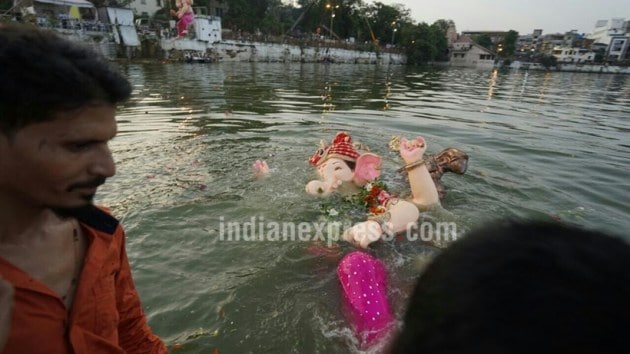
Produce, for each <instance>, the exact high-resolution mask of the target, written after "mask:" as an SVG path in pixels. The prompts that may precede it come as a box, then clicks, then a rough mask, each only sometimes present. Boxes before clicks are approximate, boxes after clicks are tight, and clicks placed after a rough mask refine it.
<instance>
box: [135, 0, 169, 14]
mask: <svg viewBox="0 0 630 354" xmlns="http://www.w3.org/2000/svg"><path fill="white" fill-rule="evenodd" d="M163 6H167V7H168V0H133V1H132V2H131V3H129V7H130V8H131V9H132V10H133V12H134V14H135V15H136V16H143V17H152V16H153V15H155V13H156V12H157V11H158V10H160V9H162V7H163Z"/></svg>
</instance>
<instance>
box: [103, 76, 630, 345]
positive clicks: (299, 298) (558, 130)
mask: <svg viewBox="0 0 630 354" xmlns="http://www.w3.org/2000/svg"><path fill="white" fill-rule="evenodd" d="M121 69H122V70H123V71H124V72H125V73H126V74H127V75H128V77H129V78H130V80H131V82H132V83H133V85H134V95H133V98H132V100H131V101H130V102H129V103H127V104H126V105H124V107H121V110H120V115H119V131H120V133H119V136H118V137H117V138H116V139H115V140H114V141H113V142H112V146H111V147H112V150H113V151H114V154H115V159H116V160H117V163H118V174H117V176H116V177H114V178H112V179H111V181H109V183H108V184H107V185H106V186H105V187H104V189H103V191H102V193H101V194H100V196H99V198H100V200H99V202H100V203H103V204H106V205H109V206H111V207H112V209H113V211H114V212H115V214H116V215H118V216H120V217H121V218H122V219H123V223H124V225H125V226H126V229H127V233H128V247H129V253H130V259H131V260H132V266H133V268H134V271H135V277H136V280H137V283H138V289H139V291H140V293H141V296H142V298H143V301H144V304H145V306H146V309H147V314H148V315H149V318H150V323H151V325H152V327H153V328H154V329H155V331H156V332H157V333H159V334H160V335H161V336H163V337H164V338H165V339H166V340H167V342H168V343H169V344H174V343H176V342H177V343H181V344H182V348H181V349H180V350H179V351H178V352H181V353H207V352H212V351H213V350H214V349H215V348H216V349H218V350H220V351H221V352H224V353H250V352H251V353H253V352H256V353H258V352H272V353H337V352H357V351H358V349H357V348H356V343H355V341H354V340H353V338H352V335H351V331H350V329H349V328H348V325H347V323H346V322H345V320H344V318H343V316H342V313H341V308H340V305H341V304H340V303H339V289H338V287H337V281H336V278H335V267H336V264H337V262H338V261H339V258H340V257H341V256H342V255H343V254H345V253H347V252H348V251H350V250H351V249H352V248H351V247H350V246H348V245H347V244H344V243H339V244H338V247H337V248H334V249H333V251H332V252H328V253H325V254H321V253H320V254H313V253H309V251H308V249H309V246H311V245H310V244H309V243H308V242H299V241H295V242H291V241H280V242H255V241H250V242H225V241H223V242H222V241H219V237H218V234H219V229H220V222H221V220H228V221H240V222H247V221H248V220H250V218H251V217H253V216H255V217H257V218H264V220H268V221H278V222H300V221H305V222H315V221H318V220H320V219H321V218H322V215H321V214H320V212H319V204H318V202H317V201H316V200H313V199H311V198H309V197H307V196H306V195H305V194H304V192H303V188H304V184H305V183H306V182H307V181H308V180H310V179H312V178H313V177H314V173H313V171H312V169H311V168H310V166H309V165H308V164H307V163H306V160H307V158H308V157H309V156H310V155H311V154H312V153H313V152H314V151H315V149H316V148H317V145H318V143H319V141H320V140H321V139H323V140H325V141H329V140H330V139H331V138H332V137H333V136H334V134H335V132H337V131H339V130H346V131H349V132H350V133H352V135H353V137H354V139H355V140H357V141H360V142H362V143H365V144H367V145H368V146H370V148H371V149H372V151H373V152H375V153H378V154H380V155H382V156H383V158H384V165H383V172H384V173H383V174H384V176H383V178H384V179H385V180H386V182H387V183H388V184H389V185H391V186H392V188H393V189H395V190H396V191H397V192H399V193H403V194H404V193H408V190H407V187H406V184H405V181H404V178H403V176H401V175H397V174H396V172H395V170H396V169H397V168H398V167H400V165H401V164H402V162H401V161H400V159H399V158H398V157H397V156H396V155H395V154H394V153H392V152H390V151H389V150H388V148H387V142H388V141H389V139H390V137H391V136H393V135H403V136H407V137H412V136H414V135H418V134H420V135H422V136H424V137H425V138H426V139H427V142H428V145H429V152H437V151H439V150H441V149H443V148H446V147H450V146H453V147H458V148H460V149H462V150H464V151H466V152H467V153H468V154H469V155H470V157H471V160H470V165H469V170H468V172H467V174H466V175H463V176H453V175H445V177H444V178H443V181H444V184H445V186H446V187H447V190H448V195H447V198H446V200H444V202H443V206H444V209H443V210H439V211H432V212H429V213H426V214H424V215H423V220H428V221H431V222H438V221H448V222H454V223H456V225H457V227H458V232H459V233H463V232H465V231H466V230H469V229H470V228H473V227H475V226H477V225H480V224H484V223H487V222H490V221H491V220H492V219H493V218H501V217H525V218H542V219H555V220H562V221H564V222H569V223H577V224H580V225H584V226H586V227H590V228H598V229H603V230H607V231H610V232H614V233H617V234H619V233H623V232H624V231H625V230H627V229H628V227H629V226H630V222H629V221H628V215H629V212H630V210H629V207H628V203H627V197H625V194H624V193H625V191H627V190H629V189H630V188H628V187H629V183H630V182H628V181H630V179H629V178H628V177H629V176H628V172H627V171H628V169H627V163H628V159H629V158H630V142H629V141H628V131H629V130H630V123H629V122H628V120H627V117H628V116H630V89H629V86H630V85H628V84H627V80H628V78H627V76H614V75H598V74H571V73H542V72H527V71H500V70H494V71H475V70H460V69H449V70H424V69H418V68H407V67H398V66H391V67H378V66H362V65H317V64H307V65H298V64H263V63H223V64H217V65H215V64H212V65H158V64H155V65H128V66H124V67H122V68H121ZM259 158H264V159H266V160H267V161H268V162H269V164H270V166H271V168H272V171H271V175H270V177H269V178H267V179H262V180H257V179H255V178H253V176H252V173H251V170H250V168H251V164H252V162H253V161H254V160H256V159H259ZM221 218H223V219H221ZM437 246H443V243H440V242H433V243H431V242H429V243H423V242H405V241H402V242H398V241H393V242H389V243H381V244H379V245H377V246H375V247H374V249H373V250H372V251H371V252H372V253H373V254H375V255H376V256H377V257H378V258H380V259H382V260H383V261H384V262H385V264H386V265H387V267H388V270H389V274H390V283H391V284H390V294H389V295H390V297H391V301H392V306H393V307H394V313H396V314H397V316H398V318H400V315H401V314H402V312H403V311H404V303H405V299H406V296H407V295H408V293H409V291H410V288H411V286H412V285H413V281H414V280H415V277H416V276H417V273H418V271H419V269H421V268H422V266H423V265H424V264H425V263H426V262H427V260H428V259H430V258H431V257H432V256H433V255H434V254H435V252H436V249H437V248H436V247H437Z"/></svg>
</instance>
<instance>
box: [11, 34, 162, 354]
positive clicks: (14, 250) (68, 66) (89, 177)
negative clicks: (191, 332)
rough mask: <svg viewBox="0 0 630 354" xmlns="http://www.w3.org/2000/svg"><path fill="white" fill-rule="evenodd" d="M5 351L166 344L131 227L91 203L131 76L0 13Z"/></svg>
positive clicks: (107, 163) (108, 172)
mask: <svg viewBox="0 0 630 354" xmlns="http://www.w3.org/2000/svg"><path fill="white" fill-rule="evenodd" d="M0 77H2V80H0V352H1V353H47V354H61V353H75V354H98V353H104V354H105V353H112V354H113V353H123V352H124V353H138V354H139V353H159V354H162V353H166V352H167V350H166V347H165V345H164V343H163V342H162V340H161V339H160V338H159V337H158V336H157V335H155V334H154V333H153V332H152V331H151V329H150V328H149V326H148V324H147V321H146V317H145V314H144V311H143V309H142V306H141V303H140V299H139V296H138V293H137V291H136V289H135V285H134V282H133V278H132V275H131V270H130V266H129V262H128V259H127V253H126V249H125V233H124V231H123V229H122V227H121V225H120V224H119V222H118V220H116V219H115V218H114V217H113V216H112V215H110V214H109V213H108V212H107V211H106V210H105V209H103V208H99V207H96V206H94V204H93V197H94V195H95V193H96V191H97V188H98V186H100V185H102V184H103V183H105V180H106V179H107V178H109V177H112V176H113V175H114V174H115V166H114V161H113V159H112V155H111V152H110V150H109V147H108V142H109V141H110V140H111V139H112V138H113V137H114V136H115V135H116V129H117V127H116V117H115V114H116V105H117V104H118V103H121V102H123V101H125V100H126V99H128V98H129V97H130V95H131V86H130V84H129V82H128V81H127V80H126V79H125V78H124V77H123V76H122V75H121V74H119V73H117V72H116V71H114V70H112V69H111V68H110V66H109V65H108V63H107V62H106V61H105V60H104V59H102V58H101V57H100V56H99V55H97V54H96V53H94V52H93V51H91V50H89V49H86V48H84V47H83V46H80V45H78V44H76V43H73V42H70V41H68V40H65V39H63V38H61V37H58V36H56V35H55V34H53V33H52V32H45V31H41V30H38V29H36V28H34V27H31V26H27V25H18V24H0Z"/></svg>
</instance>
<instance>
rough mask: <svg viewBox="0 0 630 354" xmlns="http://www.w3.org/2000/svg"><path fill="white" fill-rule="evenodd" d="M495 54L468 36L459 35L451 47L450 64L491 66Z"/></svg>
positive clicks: (474, 66) (470, 66)
mask: <svg viewBox="0 0 630 354" xmlns="http://www.w3.org/2000/svg"><path fill="white" fill-rule="evenodd" d="M495 58H496V54H495V53H494V52H492V51H490V50H488V49H486V48H484V47H482V46H480V45H478V44H476V43H474V42H473V41H472V39H470V37H468V36H461V37H460V38H459V39H458V40H457V41H456V42H455V43H453V46H452V48H451V58H450V59H451V60H450V65H451V66H460V67H468V68H492V67H494V60H495Z"/></svg>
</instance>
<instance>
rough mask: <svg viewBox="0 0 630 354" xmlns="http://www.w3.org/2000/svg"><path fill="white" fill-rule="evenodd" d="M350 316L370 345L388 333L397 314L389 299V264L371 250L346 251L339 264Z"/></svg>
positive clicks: (357, 330)
mask: <svg viewBox="0 0 630 354" xmlns="http://www.w3.org/2000/svg"><path fill="white" fill-rule="evenodd" d="M337 277H338V278H339V281H340V282H341V286H342V288H343V295H344V298H345V299H344V301H345V304H346V305H347V309H346V310H347V312H348V317H349V320H350V321H351V323H352V326H353V328H354V330H355V332H356V334H357V336H358V338H359V341H360V342H361V345H362V346H370V345H372V344H374V343H375V342H376V341H377V340H378V339H380V338H382V337H383V336H384V335H386V334H387V333H388V329H389V328H390V327H391V325H392V323H393V316H392V314H391V311H390V308H389V301H388V300H387V275H386V273H385V267H384V266H383V264H382V263H381V262H380V261H379V260H378V259H376V258H374V257H372V256H370V255H369V254H367V253H364V252H359V251H355V252H352V253H350V254H348V255H346V256H345V257H344V258H343V259H342V260H341V262H340V263H339V266H338V267H337Z"/></svg>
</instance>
